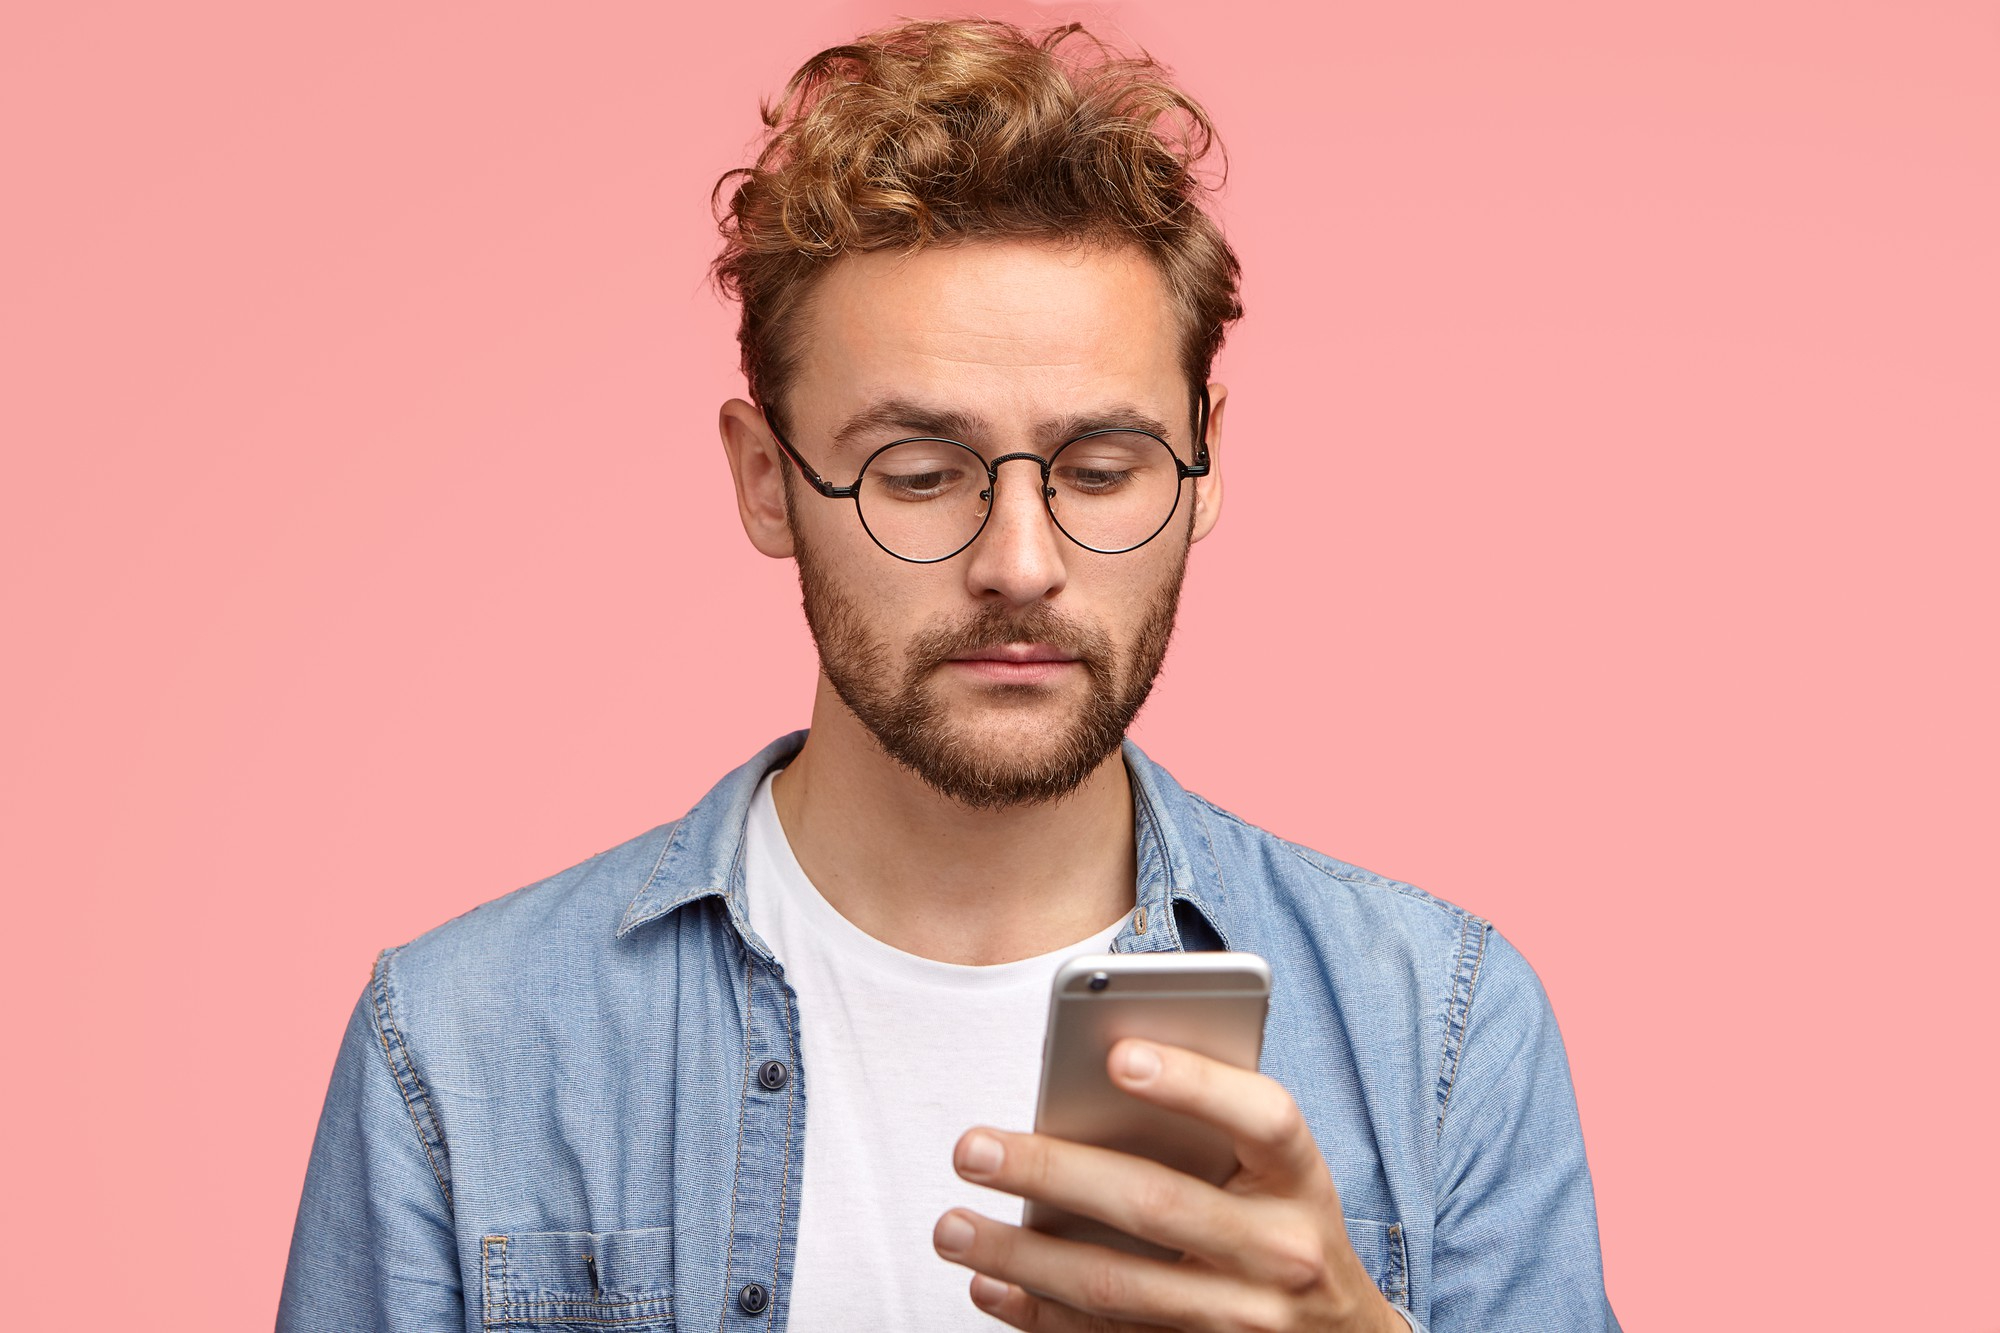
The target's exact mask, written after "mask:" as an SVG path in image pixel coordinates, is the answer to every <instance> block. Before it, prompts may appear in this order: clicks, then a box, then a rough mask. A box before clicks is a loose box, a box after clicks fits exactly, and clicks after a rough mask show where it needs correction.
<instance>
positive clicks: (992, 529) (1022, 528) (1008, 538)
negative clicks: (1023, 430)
mask: <svg viewBox="0 0 2000 1333" xmlns="http://www.w3.org/2000/svg"><path fill="white" fill-rule="evenodd" d="M1010 464H1012V466H1009V465H1010ZM993 467H994V472H995V477H994V480H993V482H992V492H993V494H992V498H991V499H989V500H988V501H987V504H988V505H989V506H990V512H989V513H988V515H987V518H986V526H985V527H984V528H983V529H981V531H980V533H979V538H978V540H976V541H974V542H973V543H972V549H971V550H970V551H968V552H966V554H967V555H969V556H971V557H972V558H971V559H970V560H969V561H967V562H966V566H965V582H966V591H968V592H970V593H971V594H972V595H973V596H974V597H976V598H979V599H980V600H982V601H985V600H987V599H989V598H998V599H999V600H1001V601H1004V602H1006V603H1008V604H1009V605H1012V606H1028V605H1031V604H1033V603H1035V602H1039V601H1043V600H1045V599H1047V598H1050V597H1053V596H1055V594H1057V593H1058V592H1061V591H1062V588H1063V585H1064V583H1065V582H1066V581H1067V580H1068V577H1069V575H1068V570H1067V569H1066V568H1065V567H1064V565H1063V558H1064V554H1065V553H1064V551H1063V537H1062V534H1061V533H1059V532H1057V531H1056V525H1055V524H1054V523H1053V522H1052V521H1050V518H1049V510H1048V505H1047V504H1046V503H1045V502H1044V497H1043V490H1042V488H1043V482H1042V460H1041V459H1039V458H1035V457H1033V456H1031V455H1028V454H1015V455H1012V456H1010V457H1006V458H1000V459H996V460H995V461H994V464H993Z"/></svg>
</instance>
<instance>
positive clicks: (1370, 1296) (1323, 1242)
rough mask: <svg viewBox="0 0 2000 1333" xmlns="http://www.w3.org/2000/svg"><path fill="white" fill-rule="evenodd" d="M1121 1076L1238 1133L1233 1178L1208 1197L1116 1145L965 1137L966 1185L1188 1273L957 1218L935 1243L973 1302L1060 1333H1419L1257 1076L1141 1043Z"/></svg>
mask: <svg viewBox="0 0 2000 1333" xmlns="http://www.w3.org/2000/svg"><path fill="white" fill-rule="evenodd" d="M1109 1072H1110V1075H1111V1081H1112V1083H1113V1084H1114V1085H1115V1086H1117V1087H1118V1088H1120V1089H1122V1090H1123V1091H1125V1092H1127V1093H1129V1094H1131V1095H1132V1096H1134V1097H1139V1098H1142V1099H1143V1100H1145V1101H1149V1102H1153V1103H1155V1104H1156V1105H1159V1106H1163V1107H1166V1108H1168V1109H1170V1110H1174V1111H1179V1112H1183V1113H1185V1114H1187V1115H1191V1116H1193V1117H1195V1118H1196V1119H1198V1120H1205V1121H1207V1122H1208V1123H1210V1124H1212V1125H1215V1126H1217V1127H1219V1128H1221V1129H1222V1130H1224V1131H1225V1132H1227V1133H1228V1134H1229V1136H1230V1137H1231V1138H1232V1139H1233V1140H1234V1141H1235V1144H1236V1160H1237V1163H1238V1166H1237V1170H1236V1174H1235V1175H1233V1176H1231V1177H1230V1178H1229V1179H1228V1180H1227V1181H1225V1182H1224V1183H1223V1184H1221V1185H1219V1186H1218V1185H1211V1184H1209V1183H1207V1182H1206V1181H1203V1180H1197V1179H1196V1178H1194V1177H1193V1176H1189V1175H1185V1174H1183V1173H1181V1172H1179V1171H1175V1170H1172V1169H1171V1168H1168V1167H1165V1166H1161V1165H1160V1164H1159V1163H1158V1162H1153V1161H1148V1160H1146V1159H1145V1158H1142V1157H1133V1156H1130V1155H1128V1154H1125V1153H1118V1152H1112V1151H1110V1150H1108V1149H1105V1148H1095V1147H1090V1146H1088V1145H1085V1144H1080V1143H1071V1142H1069V1141H1067V1140H1064V1139H1057V1138H1050V1137H1048V1136H1046V1135H1041V1134H1010V1133H1007V1132H1005V1131H1002V1130H995V1129H983V1128H982V1129H973V1130H968V1131H967V1132H966V1134H965V1135H964V1137H962V1138H961V1139H959V1141H958V1146H957V1148H956V1150H955V1151H954V1152H953V1162H954V1164H955V1165H956V1166H957V1168H958V1174H959V1175H961V1176H963V1177H964V1178H965V1179H967V1180H970V1181H973V1182H975V1183H977V1184H980V1185H986V1186H990V1187H991V1188H993V1189H998V1190H1004V1191H1006V1192H1007V1193H1009V1194H1018V1195H1020V1196H1021V1197H1023V1198H1026V1199H1040V1200H1042V1201H1044V1202H1046V1203H1051V1204H1055V1205H1056V1206H1058V1207H1061V1208H1066V1209H1068V1210H1069V1211H1071V1212H1073V1213H1083V1214H1086V1215H1088V1216H1090V1217H1095V1218H1097V1219H1099V1220H1100V1221H1103V1222H1108V1223H1110V1224H1111V1225H1112V1226H1114V1227H1117V1228H1118V1229H1119V1230H1120V1231H1124V1232H1127V1233H1129V1234H1131V1235H1134V1236H1137V1237H1139V1238H1141V1239H1143V1240H1150V1241H1152V1242H1154V1243H1155V1244H1158V1245H1163V1246H1165V1247H1167V1248H1169V1249H1172V1250H1178V1251H1181V1252H1182V1254H1181V1258H1180V1260H1179V1261H1178V1262H1171V1263H1170V1262H1163V1261H1161V1260H1157V1259H1147V1258H1141V1257H1139V1256H1137V1255H1132V1254H1126V1253H1123V1252H1121V1251H1116V1250H1109V1249H1106V1248H1104V1247H1103V1246H1101V1245H1089V1244H1084V1243H1082V1242H1080V1241H1071V1240H1063V1239H1059V1238H1057V1237H1054V1236H1046V1235H1043V1234H1042V1233H1040V1232H1037V1231H1029V1230H1027V1229H1025V1228H1023V1227H1016V1226H1008V1225H1007V1224H1006V1223H1004V1222H995V1221H993V1220H992V1219H991V1218H987V1217H982V1216H980V1215H979V1214H977V1213H973V1212H970V1211H967V1210H966V1209H962V1208H954V1209H953V1210H952V1211H950V1212H948V1213H946V1214H945V1215H944V1216H943V1217H941V1218H939V1219H938V1224H937V1228H936V1230H935V1231H934V1233H933V1235H932V1242H933V1243H934V1244H935V1245H936V1246H937V1251H938V1253H939V1254H941V1255H943V1256H944V1257H945V1258H947V1259H950V1260H953V1261H955V1262H957V1263H961V1264H964V1265H965V1266H966V1267H967V1268H970V1269H972V1270H973V1272H974V1274H975V1276H974V1277H973V1279H972V1302H973V1304H975V1305H977V1306H978V1307H979V1308H980V1309H982V1310H984V1311H986V1312H987V1313H988V1314H990V1315H992V1316H994V1317H995V1318H997V1319H1000V1320H1003V1321H1005V1322H1006V1323H1009V1324H1012V1325H1013V1326H1014V1327H1015V1328H1021V1329H1033V1330H1048V1331H1052V1333H1053V1331H1063V1333H1067V1331H1068V1330H1077V1331H1078V1333H1083V1331H1085V1330H1088V1331H1089V1333H1108V1331H1109V1330H1112V1329H1121V1328H1126V1327H1129V1326H1132V1325H1142V1326H1148V1327H1158V1326H1162V1325H1164V1326H1166V1327H1168V1328H1181V1329H1202V1330H1208V1329H1213V1330H1250V1329H1256V1330H1279V1329H1299V1330H1305V1329H1314V1330H1327V1331H1328V1333H1333V1331H1334V1330H1339V1331H1341V1333H1347V1331H1348V1330H1353V1331H1354V1333H1363V1331H1365V1333H1407V1330H1408V1325H1407V1324H1405V1323H1404V1322H1403V1320H1402V1317H1401V1316H1400V1315H1398V1314H1397V1313H1396V1312H1395V1310H1394V1309H1393V1308H1392V1307H1391V1306H1390V1305H1389V1303H1388V1302H1387V1301H1386V1300H1384V1299H1383V1297H1382V1294H1381V1293H1380V1292H1379V1291H1377V1290H1376V1289H1375V1284H1374V1283H1373V1282H1371V1281H1370V1280H1369V1278H1368V1274H1367V1272H1366V1271H1365V1270H1363V1268H1362V1266H1361V1261H1360V1259H1358V1258H1357V1257H1355V1254H1354V1249H1353V1247H1352V1246H1351V1245H1349V1244H1348V1241H1347V1228H1346V1226H1345V1224H1343V1223H1342V1221H1341V1212H1340V1195H1339V1193H1338V1191H1336V1190H1335V1189H1334V1185H1333V1178H1332V1177H1331V1176H1330V1175H1328V1174H1327V1169H1326V1162H1325V1160H1324V1159H1323V1158H1321V1157H1320V1155H1319V1149H1318V1148H1317V1147H1315V1146H1314V1144H1313V1140H1312V1133H1311V1131H1309V1130H1308V1129H1307V1128H1306V1122H1305V1118H1304V1117H1303V1116H1302V1115H1300V1114H1299V1108H1298V1106H1297V1105H1296V1104H1294V1103H1293V1101H1292V1098H1291V1094H1289V1093H1287V1092H1286V1091H1285V1090H1284V1088H1283V1087H1281V1086H1280V1085H1279V1084H1278V1083H1277V1082H1275V1081H1274V1080H1272V1079H1269V1078H1266V1077H1264V1076H1263V1075H1262V1074H1258V1073H1255V1072H1253V1071H1251V1070H1247V1069H1238V1068H1236V1067H1234V1066H1233V1065H1227V1064H1223V1063H1222V1062H1220V1061H1217V1060H1210V1059H1208V1058H1207V1057H1205V1056H1200V1055H1196V1054H1195V1053H1194V1052H1193V1051H1188V1050H1183V1049H1181V1048H1180V1047H1177V1046H1165V1045H1161V1044H1159V1043H1155V1042H1146V1041H1137V1040H1133V1039H1129V1038H1128V1039H1127V1040H1125V1041H1121V1042H1119V1043H1118V1044H1117V1045H1115V1046H1113V1047H1112V1048H1111V1054H1110V1063H1109ZM1031 1291H1032V1292H1039V1293H1042V1294H1041V1295H1035V1294H1031Z"/></svg>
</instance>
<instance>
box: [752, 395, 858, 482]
mask: <svg viewBox="0 0 2000 1333" xmlns="http://www.w3.org/2000/svg"><path fill="white" fill-rule="evenodd" d="M757 410H758V411H759V412H761V413H763V417H764V425H765V428H766V429H768V430H769V431H770V432H771V438H772V439H774V440H776V441H777V442H778V447H779V448H780V449H783V450H784V451H785V457H787V458H789V459H791V460H792V463H793V465H794V466H796V467H797V468H798V470H799V475H800V476H802V477H804V478H805V479H806V484H807V485H808V486H811V487H812V488H813V489H814V490H816V491H818V492H819V493H820V494H821V495H824V496H825V497H826V498H827V499H829V500H851V499H853V498H854V495H855V493H856V492H857V491H859V490H860V489H861V486H860V483H858V482H857V483H855V484H854V485H852V486H836V485H834V484H833V483H832V482H830V481H828V480H827V479H826V478H824V477H822V476H820V474H819V473H817V472H815V471H813V467H812V464H811V463H808V462H806V460H805V459H803V458H801V457H799V451H798V450H796V449H794V448H792V442H791V441H790V440H788V439H786V438H785V436H784V432H782V431H780V430H779V429H778V423H777V422H775V421H773V420H771V414H770V413H769V412H768V411H766V410H765V409H763V408H761V407H760V408H758V409H757Z"/></svg>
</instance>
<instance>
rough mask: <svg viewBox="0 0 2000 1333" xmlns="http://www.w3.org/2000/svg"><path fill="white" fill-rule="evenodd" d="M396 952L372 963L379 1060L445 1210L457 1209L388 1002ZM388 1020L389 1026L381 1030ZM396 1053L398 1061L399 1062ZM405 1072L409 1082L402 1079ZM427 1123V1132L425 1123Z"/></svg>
mask: <svg viewBox="0 0 2000 1333" xmlns="http://www.w3.org/2000/svg"><path fill="white" fill-rule="evenodd" d="M395 952H396V951H395V950H394V949H384V950H383V951H382V952H381V954H380V956H378V957H377V958H376V960H375V984H374V986H373V987H372V988H371V989H373V991H374V992H375V1002H374V1006H373V1007H374V1010H375V1035H376V1037H377V1038H378V1039H379V1040H380V1041H381V1043H382V1056H383V1058H384V1059H386V1060H387V1061H388V1062H389V1074H390V1077H392V1078H394V1079H395V1080H396V1090H397V1091H398V1092H400V1093H402V1094H403V1107H404V1109H405V1110H407V1111H408V1112H409V1113H410V1127H411V1128H412V1129H414V1130H416V1132H417V1142H418V1144H419V1145H421V1146H422V1148H423V1150H424V1160H425V1161H427V1162H429V1163H430V1165H431V1179H433V1180H435V1181H437V1187H438V1190H439V1192H440V1193H442V1194H443V1195H444V1204H445V1207H447V1208H454V1209H455V1208H456V1206H457V1205H455V1204H454V1203H452V1200H451V1182H450V1181H448V1180H446V1179H445V1172H444V1171H443V1170H442V1169H441V1168H440V1167H439V1165H438V1159H437V1154H436V1153H434V1152H433V1151H432V1150H431V1142H432V1136H433V1135H435V1136H436V1141H437V1145H438V1147H439V1148H442V1147H443V1146H444V1132H443V1131H442V1130H440V1129H439V1128H438V1124H437V1116H436V1114H435V1113H434V1112H433V1111H432V1110H431V1100H430V1094H429V1093H428V1092H426V1091H425V1090H424V1081H423V1079H422V1078H421V1077H419V1076H418V1074H417V1066H416V1062H415V1061H414V1060H412V1059H411V1058H410V1043H409V1042H408V1041H407V1040H405V1039H404V1037H403V1029H402V1028H401V1027H400V1026H398V1024H397V1022H396V1010H395V1007H394V1006H393V1005H392V1004H391V1003H390V1000H389V959H390V956H391V955H393V954H394V953H395ZM384 1020H387V1023H388V1026H387V1027H386V1028H385V1027H384V1026H383V1022H384ZM391 1032H394V1033H395V1034H396V1049H395V1050H393V1051H392V1050H391V1049H390V1048H389V1034H390V1033H391ZM398 1052H400V1053H401V1059H400V1061H399V1060H398ZM406 1069H407V1071H408V1078H407V1080H406V1079H405V1077H404V1071H405V1070H406ZM412 1084H414V1085H415V1086H416V1094H417V1100H418V1101H421V1102H423V1104H424V1107H423V1112H422V1114H421V1115H419V1114H418V1111H417V1104H416V1102H415V1101H412V1100H411V1099H410V1087H411V1085H412ZM426 1121H428V1122H429V1128H428V1130H426V1128H425V1122H426Z"/></svg>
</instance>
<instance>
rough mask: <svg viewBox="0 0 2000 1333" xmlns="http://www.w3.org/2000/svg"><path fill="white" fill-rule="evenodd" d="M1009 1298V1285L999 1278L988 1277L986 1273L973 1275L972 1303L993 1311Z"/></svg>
mask: <svg viewBox="0 0 2000 1333" xmlns="http://www.w3.org/2000/svg"><path fill="white" fill-rule="evenodd" d="M1006 1297H1007V1284H1006V1283H1005V1282H1002V1281H1001V1280H1000V1279H999V1278H994V1277H988V1276H986V1274H984V1273H977V1274H974V1275H973V1279H972V1303H973V1304H974V1305H978V1306H983V1307H984V1308H986V1309H989V1310H990V1309H992V1308H993V1307H994V1306H996V1305H998V1304H999V1303H1000V1302H1001V1301H1003V1300H1005V1299H1006Z"/></svg>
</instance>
